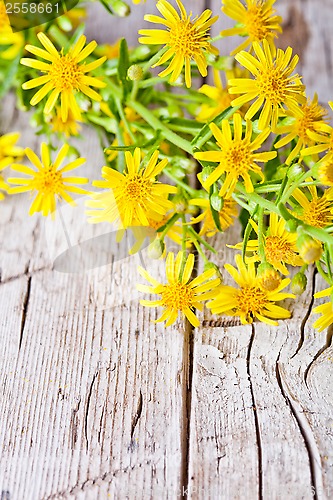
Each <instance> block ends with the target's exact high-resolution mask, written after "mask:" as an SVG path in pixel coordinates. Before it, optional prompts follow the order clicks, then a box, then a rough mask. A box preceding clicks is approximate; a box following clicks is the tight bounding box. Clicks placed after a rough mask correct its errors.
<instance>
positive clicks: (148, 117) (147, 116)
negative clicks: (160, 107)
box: [127, 99, 193, 154]
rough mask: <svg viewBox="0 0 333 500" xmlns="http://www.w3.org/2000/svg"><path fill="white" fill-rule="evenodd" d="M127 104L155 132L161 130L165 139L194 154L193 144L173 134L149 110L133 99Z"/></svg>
mask: <svg viewBox="0 0 333 500" xmlns="http://www.w3.org/2000/svg"><path fill="white" fill-rule="evenodd" d="M127 104H128V106H129V107H130V108H132V109H134V111H136V112H137V113H138V114H139V115H140V116H141V117H142V118H143V119H144V120H145V121H146V122H147V123H148V124H149V125H150V126H151V127H152V128H153V129H154V130H155V131H156V130H160V131H161V132H162V134H163V136H164V138H165V139H167V140H168V141H169V142H171V143H172V144H174V145H175V146H178V147H179V148H180V149H182V150H184V151H186V152H187V153H190V154H193V147H192V145H191V143H190V142H189V141H187V140H186V139H183V138H182V137H179V135H177V134H175V133H174V132H172V131H171V130H170V129H169V128H168V127H166V126H165V125H164V123H162V122H161V121H160V120H159V119H158V118H157V117H156V116H155V115H154V113H152V112H151V111H150V110H149V109H147V108H146V107H145V106H143V105H142V104H140V103H138V102H136V101H132V99H130V100H129V101H128V102H127Z"/></svg>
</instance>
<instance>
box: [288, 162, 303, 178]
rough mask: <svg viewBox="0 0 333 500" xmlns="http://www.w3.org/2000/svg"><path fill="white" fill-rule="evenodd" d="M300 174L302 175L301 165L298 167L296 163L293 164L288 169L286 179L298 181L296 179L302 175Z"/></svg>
mask: <svg viewBox="0 0 333 500" xmlns="http://www.w3.org/2000/svg"><path fill="white" fill-rule="evenodd" d="M302 173H303V169H302V167H301V165H299V164H298V163H295V164H294V165H292V166H291V167H290V168H289V169H288V173H287V176H288V179H290V180H291V181H294V180H296V179H298V177H299V176H300V175H302Z"/></svg>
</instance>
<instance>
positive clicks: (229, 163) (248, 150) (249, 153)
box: [194, 113, 277, 198]
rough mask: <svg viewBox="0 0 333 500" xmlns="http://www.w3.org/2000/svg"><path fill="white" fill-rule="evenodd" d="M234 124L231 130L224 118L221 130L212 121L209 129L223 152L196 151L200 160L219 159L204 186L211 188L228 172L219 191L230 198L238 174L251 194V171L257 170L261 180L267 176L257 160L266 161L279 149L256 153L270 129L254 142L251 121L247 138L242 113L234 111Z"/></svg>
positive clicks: (264, 131)
mask: <svg viewBox="0 0 333 500" xmlns="http://www.w3.org/2000/svg"><path fill="white" fill-rule="evenodd" d="M233 125H234V127H233V133H232V130H231V126H230V123H229V121H228V120H222V130H220V129H219V128H218V127H217V126H216V125H215V123H211V124H210V129H211V131H212V132H213V134H214V137H215V139H216V141H217V145H218V147H219V148H220V151H205V152H203V153H195V154H194V157H195V158H196V159H197V160H202V161H207V162H219V165H218V166H217V167H216V168H215V170H214V171H213V172H212V173H211V174H210V175H209V177H208V178H207V179H206V181H205V182H204V187H205V189H207V190H208V189H209V187H210V186H211V185H212V184H214V183H215V182H216V181H217V180H218V179H219V178H220V177H221V176H222V175H223V174H224V173H225V174H226V176H225V179H224V181H223V184H222V187H221V190H220V196H223V197H225V198H230V197H231V195H232V193H233V191H234V189H235V186H236V183H237V181H238V179H239V177H242V178H243V179H244V184H245V189H246V191H247V192H248V193H251V192H252V191H253V184H252V180H251V177H250V172H255V173H256V174H258V175H259V176H260V177H261V179H264V175H263V173H262V172H261V169H260V167H259V166H258V165H257V164H256V162H266V161H269V160H271V159H272V158H275V157H276V155H277V153H276V151H270V152H269V153H255V151H256V150H257V149H259V148H261V145H262V143H263V142H264V141H265V140H266V139H267V137H268V136H269V134H270V129H269V128H266V129H265V130H263V131H262V132H261V133H260V134H259V135H258V136H257V137H256V139H254V141H252V142H251V137H252V123H251V122H250V121H247V122H246V129H245V135H244V137H243V127H242V118H241V116H240V114H239V113H235V114H234V117H233Z"/></svg>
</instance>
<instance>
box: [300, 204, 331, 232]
mask: <svg viewBox="0 0 333 500" xmlns="http://www.w3.org/2000/svg"><path fill="white" fill-rule="evenodd" d="M302 219H303V220H304V222H306V223H307V224H309V225H310V226H314V227H319V228H323V227H326V226H328V225H329V224H332V221H333V215H332V202H331V201H330V200H328V199H326V198H325V199H320V198H317V199H314V200H312V201H310V203H309V205H308V207H307V208H306V209H304V211H303V215H302Z"/></svg>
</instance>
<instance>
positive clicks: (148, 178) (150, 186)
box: [87, 148, 177, 229]
mask: <svg viewBox="0 0 333 500" xmlns="http://www.w3.org/2000/svg"><path fill="white" fill-rule="evenodd" d="M158 155H159V152H158V151H155V153H154V154H153V155H152V157H151V159H150V160H149V162H148V165H147V166H146V168H140V162H141V150H140V148H136V149H135V151H134V154H133V156H132V154H131V153H130V152H129V151H126V152H125V159H126V165H127V172H125V173H124V174H121V173H120V172H118V171H116V170H114V169H112V168H109V167H103V169H102V176H103V178H104V180H102V181H94V182H93V185H94V186H96V187H99V188H104V189H107V191H106V192H102V193H96V194H93V195H92V200H91V201H89V202H87V205H88V206H89V207H91V208H92V209H93V210H89V211H88V212H87V214H88V215H89V216H90V222H92V223H98V222H103V221H107V222H116V223H118V225H119V227H122V228H124V229H126V228H127V227H129V226H137V225H139V226H149V219H152V220H155V221H161V220H162V219H163V217H164V215H165V214H166V213H167V212H168V210H170V209H172V208H173V204H172V203H171V201H169V200H168V195H169V194H170V193H176V192H177V188H176V187H174V186H169V185H167V184H161V183H159V182H157V181H156V176H157V175H158V174H160V173H161V172H162V170H163V169H164V167H165V166H166V165H167V163H168V160H166V159H164V160H162V161H160V162H159V163H157V159H158Z"/></svg>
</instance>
